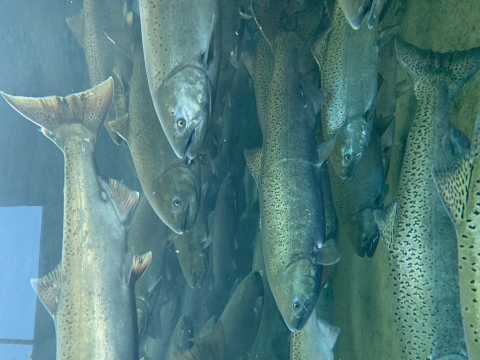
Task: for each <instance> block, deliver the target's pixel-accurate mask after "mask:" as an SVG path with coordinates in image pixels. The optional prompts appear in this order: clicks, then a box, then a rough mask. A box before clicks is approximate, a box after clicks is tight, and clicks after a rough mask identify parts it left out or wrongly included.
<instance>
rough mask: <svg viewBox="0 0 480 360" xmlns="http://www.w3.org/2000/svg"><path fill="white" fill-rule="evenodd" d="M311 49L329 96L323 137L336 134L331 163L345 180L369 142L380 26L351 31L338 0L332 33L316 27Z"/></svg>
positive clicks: (323, 113)
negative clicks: (378, 27)
mask: <svg viewBox="0 0 480 360" xmlns="http://www.w3.org/2000/svg"><path fill="white" fill-rule="evenodd" d="M365 21H366V20H365ZM325 42H328V45H327V46H326V44H325ZM310 48H311V50H312V53H313V55H314V57H315V60H316V61H317V63H318V66H319V68H320V70H321V73H322V76H321V88H322V91H323V92H324V93H325V96H326V99H325V105H324V111H322V129H323V136H324V139H325V140H329V139H331V138H332V137H333V136H335V135H337V133H338V135H337V140H336V143H335V147H334V149H333V150H332V153H331V154H330V156H329V162H330V163H332V165H333V168H334V169H335V172H336V173H337V175H338V176H339V177H340V178H341V179H348V178H351V177H352V176H353V175H354V174H355V170H356V168H357V165H358V163H359V162H360V160H361V158H362V157H363V155H364V154H365V151H366V149H367V146H368V142H369V141H370V133H371V130H372V122H373V121H372V120H373V116H372V114H373V113H374V110H375V106H376V94H377V77H378V75H377V63H378V45H377V31H376V26H375V27H374V28H373V29H369V28H368V26H367V24H366V23H365V22H364V23H363V24H362V26H361V27H360V28H359V29H358V30H353V29H352V28H351V27H350V26H349V25H348V23H347V21H346V19H345V17H344V15H343V12H342V9H341V6H340V4H339V3H337V4H336V5H335V9H334V15H333V21H332V27H331V30H330V31H329V33H328V34H325V33H324V32H322V31H317V32H316V34H315V35H314V37H313V39H312V40H311V42H310ZM359 74H361V76H359Z"/></svg>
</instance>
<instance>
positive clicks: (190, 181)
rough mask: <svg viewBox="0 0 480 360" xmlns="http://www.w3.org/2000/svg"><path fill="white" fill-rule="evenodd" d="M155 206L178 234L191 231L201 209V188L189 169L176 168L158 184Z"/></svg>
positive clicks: (163, 176) (160, 215)
mask: <svg viewBox="0 0 480 360" xmlns="http://www.w3.org/2000/svg"><path fill="white" fill-rule="evenodd" d="M156 185H157V186H156V191H155V193H154V194H151V195H152V196H153V204H152V202H150V203H151V204H152V207H154V209H155V211H156V212H157V214H159V217H160V218H161V219H162V221H163V222H164V223H165V225H167V226H168V227H169V228H170V229H172V230H173V231H174V232H176V233H177V234H183V233H185V232H188V231H190V229H191V228H192V227H193V224H194V223H195V220H196V218H197V214H198V211H199V208H200V196H201V194H200V187H199V184H198V182H197V180H196V179H195V176H194V175H193V174H192V172H191V171H190V169H189V168H187V167H184V166H176V167H173V168H170V169H169V170H167V171H166V172H164V173H163V174H162V175H161V176H160V179H159V181H158V184H156Z"/></svg>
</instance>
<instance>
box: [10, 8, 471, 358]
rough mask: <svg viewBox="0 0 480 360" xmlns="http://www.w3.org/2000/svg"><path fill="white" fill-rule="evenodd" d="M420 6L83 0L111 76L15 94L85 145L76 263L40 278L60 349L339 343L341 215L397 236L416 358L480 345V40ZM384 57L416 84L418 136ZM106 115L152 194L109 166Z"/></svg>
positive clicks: (375, 236) (226, 354)
mask: <svg viewBox="0 0 480 360" xmlns="http://www.w3.org/2000/svg"><path fill="white" fill-rule="evenodd" d="M400 3H401V1H400V0H398V1H395V0H393V1H388V0H326V1H323V0H302V1H299V0H284V1H276V0H230V1H227V0H202V1H198V0H138V1H137V0H128V1H127V0H83V9H82V11H81V12H80V13H78V14H77V15H74V16H72V17H69V18H67V19H66V21H67V24H68V26H69V28H70V29H71V30H72V31H73V33H74V35H75V39H76V40H77V41H78V43H79V45H80V46H81V47H82V48H83V50H84V54H85V62H86V66H87V67H88V74H89V78H90V84H91V88H90V89H88V90H86V91H84V92H79V93H74V94H71V95H68V96H66V97H61V96H47V97H37V98H35V97H23V96H13V95H9V94H6V93H4V92H1V94H2V96H3V98H4V99H5V100H6V102H7V103H8V104H9V105H10V106H11V107H12V108H13V109H14V110H16V111H17V112H18V113H20V114H21V115H22V116H23V117H25V118H26V119H28V120H30V121H31V122H33V123H34V124H36V125H38V126H39V127H40V130H41V132H42V134H43V135H44V136H45V137H47V138H48V139H49V140H51V141H52V142H53V143H54V144H55V145H56V146H57V147H58V148H59V149H60V150H61V151H62V153H63V155H64V164H65V165H64V188H63V196H64V216H63V243H62V260H61V262H60V264H58V266H57V267H56V268H55V269H54V270H53V271H52V272H51V273H48V274H42V275H43V276H41V277H39V278H38V279H32V280H31V285H32V287H33V288H34V290H35V292H36V293H37V295H38V298H39V300H40V301H41V302H42V303H43V305H44V306H45V308H46V309H47V310H48V312H49V313H50V315H51V316H52V318H53V320H54V324H55V331H56V354H57V355H56V356H57V359H58V360H66V359H75V360H87V359H88V360H91V359H100V360H101V359H105V360H106V359H115V360H138V359H143V360H157V359H158V360H163V359H167V360H175V359H177V360H184V359H185V360H186V359H189V360H227V359H228V360H231V359H235V360H241V359H259V360H270V359H274V360H283V359H291V360H313V359H320V360H333V359H334V348H335V343H336V341H337V338H338V337H339V336H342V333H341V332H340V328H339V327H337V326H335V325H334V324H331V323H330V321H331V319H323V318H322V317H321V315H320V312H318V310H319V308H321V307H322V306H323V305H322V302H321V301H320V300H319V297H320V298H321V295H322V294H325V293H326V292H327V291H329V289H328V288H329V287H331V286H332V285H331V284H332V278H331V274H332V271H335V264H336V263H338V262H339V261H342V259H341V253H340V250H339V246H337V242H336V239H337V238H338V234H339V233H340V232H342V233H343V234H345V237H346V238H347V239H348V242H349V247H348V249H349V251H352V252H353V253H355V254H356V256H357V257H358V258H362V259H364V260H362V261H368V258H372V257H374V256H375V253H376V249H377V247H378V246H386V248H387V249H388V261H389V264H390V272H391V277H390V280H391V290H388V291H391V293H392V297H393V298H392V303H393V304H394V309H392V312H391V314H389V315H390V317H391V318H392V321H393V322H394V324H395V329H394V330H392V331H394V332H395V337H394V341H393V343H392V346H395V347H396V348H398V351H399V354H401V359H405V360H412V359H420V360H434V359H443V360H447V359H458V360H459V359H470V360H475V359H480V296H479V295H478V291H477V290H478V283H479V282H480V261H479V256H480V230H479V229H480V200H479V199H480V170H479V169H480V154H479V152H480V115H479V117H478V120H477V122H476V125H475V128H474V129H473V130H472V134H473V136H467V135H465V134H463V133H462V132H461V131H460V130H459V129H457V128H455V127H454V126H453V125H452V124H451V123H450V119H449V106H450V103H451V102H452V100H453V98H454V97H455V96H456V95H457V94H458V93H459V92H460V91H461V90H462V88H463V87H464V86H465V85H466V84H467V83H468V81H469V80H470V79H471V78H472V77H473V76H474V75H475V74H476V73H477V72H478V71H479V70H480V48H472V49H470V50H466V51H456V52H447V53H436V52H433V51H430V50H424V49H419V48H417V47H415V46H414V45H412V44H409V43H408V42H406V41H405V40H403V39H402V38H401V36H400V35H399V33H400V25H399V23H396V22H395V21H393V22H392V23H389V24H388V23H385V22H386V20H385V19H386V18H387V17H386V14H387V13H389V12H395V11H396V9H398V6H399V4H400ZM391 18H392V16H390V19H391ZM382 49H385V50H384V51H383V53H382V52H381V51H382ZM382 54H383V55H382ZM381 56H382V57H383V58H382V61H383V63H387V62H388V64H390V66H391V67H392V68H393V70H392V71H393V72H394V73H396V66H397V63H398V66H403V67H404V69H405V70H406V73H407V74H408V78H409V79H408V81H407V82H408V83H409V84H410V85H405V83H404V84H402V86H403V88H407V87H408V86H410V87H412V88H413V92H414V95H415V98H416V112H415V117H414V118H413V119H412V121H413V122H412V126H411V128H410V129H409V131H408V135H407V136H406V143H405V144H402V145H401V146H398V143H395V141H394V133H395V113H394V108H395V105H394V104H395V102H396V99H397V97H398V96H399V95H400V93H401V91H400V90H399V87H400V86H399V85H398V84H397V82H396V81H397V80H396V76H395V75H394V76H393V77H392V76H391V75H390V74H388V76H387V75H386V74H381V75H380V74H379V63H380V61H381V60H380V57H381ZM405 91H408V90H405ZM46 95H49V94H46ZM392 108H393V110H392ZM102 126H105V130H106V131H107V132H108V134H109V135H110V138H111V141H113V142H114V143H115V144H117V145H118V146H119V147H120V146H121V147H123V148H124V149H128V151H127V152H128V154H129V158H128V161H129V162H130V163H131V165H132V169H130V171H132V173H133V174H134V176H135V177H136V178H138V182H139V187H140V188H138V189H137V190H138V191H134V190H131V189H129V187H127V186H126V185H125V184H124V183H123V181H122V179H111V178H107V177H104V176H102V169H101V168H98V167H97V164H96V159H95V148H96V146H97V143H98V142H99V139H100V137H99V133H100V130H101V128H102ZM110 138H109V139H108V141H110ZM469 138H470V139H471V141H470V140H469ZM397 141H398V140H397ZM401 147H403V148H404V155H403V160H402V161H403V165H402V166H401V173H400V178H399V180H398V181H399V183H398V191H397V193H396V200H394V201H390V203H389V204H388V205H385V204H384V202H385V199H386V198H387V195H388V194H389V191H390V186H389V184H387V183H386V179H387V175H388V172H389V164H390V158H391V156H392V152H394V151H399V148H401ZM381 243H383V244H384V245H379V244H381ZM342 251H343V250H342ZM457 269H458V271H457ZM333 283H334V282H333ZM379 291H384V289H381V290H379ZM332 306H335V299H333V305H332ZM325 311H327V310H325ZM322 313H323V312H322Z"/></svg>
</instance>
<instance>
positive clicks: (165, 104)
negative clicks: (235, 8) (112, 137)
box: [139, 0, 221, 159]
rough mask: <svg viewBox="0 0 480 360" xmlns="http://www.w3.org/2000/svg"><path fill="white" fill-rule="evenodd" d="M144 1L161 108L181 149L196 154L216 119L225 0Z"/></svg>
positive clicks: (148, 60) (150, 66)
mask: <svg viewBox="0 0 480 360" xmlns="http://www.w3.org/2000/svg"><path fill="white" fill-rule="evenodd" d="M139 5H140V18H141V24H142V39H143V49H144V53H145V65H146V71H147V77H148V84H149V87H150V92H151V94H152V99H153V104H154V106H155V111H156V113H157V115H158V119H159V120H160V123H161V124H162V127H163V130H164V131H165V135H166V136H167V139H168V141H169V143H170V145H171V146H172V148H173V151H174V152H175V154H176V155H177V156H178V157H187V158H189V159H193V158H195V156H196V155H197V154H198V151H199V150H200V147H201V146H202V143H203V140H204V138H205V134H206V132H207V129H208V126H209V123H210V117H211V112H212V105H213V104H212V102H213V99H214V96H215V92H214V90H215V87H216V84H217V80H218V73H219V65H220V52H221V32H220V25H219V24H220V23H221V21H220V19H221V13H220V4H219V1H218V0H205V1H192V0H179V1H166V0H160V1H151V0H140V1H139ZM210 47H211V48H210ZM210 57H212V59H211V61H209V58H210Z"/></svg>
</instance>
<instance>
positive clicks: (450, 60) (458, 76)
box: [396, 36, 480, 98]
mask: <svg viewBox="0 0 480 360" xmlns="http://www.w3.org/2000/svg"><path fill="white" fill-rule="evenodd" d="M396 48H397V54H398V57H399V58H400V61H401V62H402V63H403V65H404V66H405V68H406V69H407V72H408V74H409V76H410V77H411V79H412V80H413V82H414V83H416V82H417V81H419V80H420V79H422V78H423V77H425V76H427V75H429V76H432V75H433V76H436V77H438V78H439V79H442V81H444V82H445V83H446V85H447V86H448V87H449V93H450V98H453V97H454V96H455V95H456V94H458V92H459V91H460V89H461V88H462V87H463V86H464V85H465V84H466V83H467V82H468V81H469V80H470V79H471V78H472V77H473V76H474V75H475V74H476V73H477V72H478V70H480V47H476V48H473V49H470V50H466V51H453V52H448V53H437V52H434V51H429V50H421V49H418V48H417V47H415V46H413V45H412V44H409V43H407V42H405V41H403V40H402V39H400V37H398V36H397V38H396Z"/></svg>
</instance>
